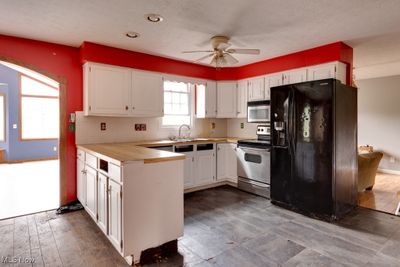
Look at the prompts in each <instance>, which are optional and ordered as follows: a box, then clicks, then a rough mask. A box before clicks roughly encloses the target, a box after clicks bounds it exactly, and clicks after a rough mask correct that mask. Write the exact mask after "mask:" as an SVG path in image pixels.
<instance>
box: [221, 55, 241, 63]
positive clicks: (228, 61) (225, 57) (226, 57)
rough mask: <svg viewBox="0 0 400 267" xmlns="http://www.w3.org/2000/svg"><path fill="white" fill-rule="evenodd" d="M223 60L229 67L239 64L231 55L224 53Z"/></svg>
mask: <svg viewBox="0 0 400 267" xmlns="http://www.w3.org/2000/svg"><path fill="white" fill-rule="evenodd" d="M224 59H225V60H226V62H227V63H228V64H229V65H233V64H236V63H238V62H239V60H237V59H236V58H234V57H233V56H232V55H231V54H228V53H224Z"/></svg>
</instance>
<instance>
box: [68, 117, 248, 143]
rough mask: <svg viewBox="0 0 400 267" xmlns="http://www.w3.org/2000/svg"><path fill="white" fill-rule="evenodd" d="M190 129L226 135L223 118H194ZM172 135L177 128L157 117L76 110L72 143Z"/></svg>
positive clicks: (199, 133) (204, 134)
mask: <svg viewBox="0 0 400 267" xmlns="http://www.w3.org/2000/svg"><path fill="white" fill-rule="evenodd" d="M102 122H105V123H106V127H107V129H106V130H105V131H101V130H100V123H102ZM135 123H145V124H146V131H135ZM212 123H215V129H212V128H211V125H212ZM182 132H183V131H182ZM190 132H191V135H190V136H191V137H226V136H227V120H226V119H195V120H194V125H193V127H192V129H191V131H190ZM183 133H184V132H183ZM253 133H255V131H254V132H253ZM185 134H186V133H185ZM172 135H174V136H177V135H178V129H171V128H163V127H162V126H161V118H117V117H95V116H84V115H83V112H81V111H80V112H76V144H96V143H119V142H135V141H143V140H162V139H168V137H170V136H172ZM232 137H234V136H232Z"/></svg>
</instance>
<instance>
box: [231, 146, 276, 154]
mask: <svg viewBox="0 0 400 267" xmlns="http://www.w3.org/2000/svg"><path fill="white" fill-rule="evenodd" d="M238 148H239V149H241V150H243V151H244V152H246V150H250V151H256V152H261V153H263V152H271V149H270V148H254V147H247V146H240V145H238Z"/></svg>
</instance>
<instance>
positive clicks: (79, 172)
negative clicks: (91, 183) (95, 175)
mask: <svg viewBox="0 0 400 267" xmlns="http://www.w3.org/2000/svg"><path fill="white" fill-rule="evenodd" d="M76 180H77V181H76V183H77V197H78V200H79V201H80V202H81V204H82V205H83V206H85V205H86V170H85V163H84V162H83V161H82V160H80V159H78V160H77V161H76Z"/></svg>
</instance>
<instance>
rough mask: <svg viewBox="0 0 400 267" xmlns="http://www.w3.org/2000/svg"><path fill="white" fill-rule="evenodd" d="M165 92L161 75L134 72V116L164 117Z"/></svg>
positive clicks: (132, 110) (132, 109)
mask: <svg viewBox="0 0 400 267" xmlns="http://www.w3.org/2000/svg"><path fill="white" fill-rule="evenodd" d="M163 109H164V90H163V79H162V76H161V74H158V73H151V72H144V71H133V75H132V106H131V112H132V114H133V115H134V116H144V117H162V116H163V113H164V112H163Z"/></svg>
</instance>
